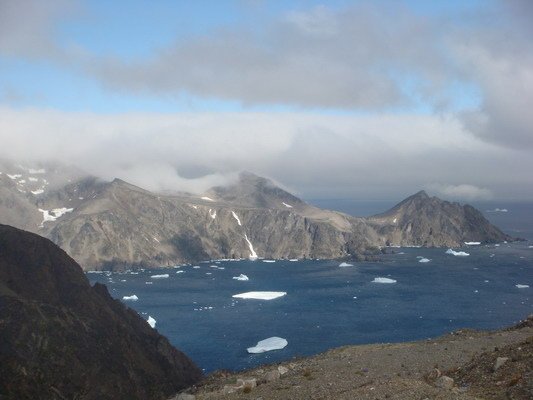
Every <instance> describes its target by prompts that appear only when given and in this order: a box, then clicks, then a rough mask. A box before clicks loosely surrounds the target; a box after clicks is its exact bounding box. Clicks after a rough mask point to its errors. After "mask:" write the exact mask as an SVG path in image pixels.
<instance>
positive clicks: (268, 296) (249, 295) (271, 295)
mask: <svg viewBox="0 0 533 400" xmlns="http://www.w3.org/2000/svg"><path fill="white" fill-rule="evenodd" d="M286 294H287V292H246V293H239V294H234V295H233V296H231V297H234V298H236V299H256V300H273V299H277V298H278V297H282V296H285V295H286Z"/></svg>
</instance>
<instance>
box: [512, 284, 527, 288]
mask: <svg viewBox="0 0 533 400" xmlns="http://www.w3.org/2000/svg"><path fill="white" fill-rule="evenodd" d="M515 286H516V287H517V288H518V289H527V288H528V287H529V285H522V284H520V283H519V284H517V285H515Z"/></svg>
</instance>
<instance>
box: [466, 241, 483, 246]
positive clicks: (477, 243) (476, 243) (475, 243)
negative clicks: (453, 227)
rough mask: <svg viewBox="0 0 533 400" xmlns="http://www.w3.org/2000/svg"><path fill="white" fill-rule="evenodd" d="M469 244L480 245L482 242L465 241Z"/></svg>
mask: <svg viewBox="0 0 533 400" xmlns="http://www.w3.org/2000/svg"><path fill="white" fill-rule="evenodd" d="M465 244H466V245H467V246H479V245H480V244H481V242H465Z"/></svg>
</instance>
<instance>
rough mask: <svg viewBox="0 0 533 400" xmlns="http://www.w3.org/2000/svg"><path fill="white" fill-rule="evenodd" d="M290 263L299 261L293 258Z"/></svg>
mask: <svg viewBox="0 0 533 400" xmlns="http://www.w3.org/2000/svg"><path fill="white" fill-rule="evenodd" d="M289 261H290V262H297V261H298V259H297V258H291V259H290V260H289Z"/></svg>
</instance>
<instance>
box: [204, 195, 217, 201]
mask: <svg viewBox="0 0 533 400" xmlns="http://www.w3.org/2000/svg"><path fill="white" fill-rule="evenodd" d="M201 199H202V200H207V201H215V200H213V199H212V198H211V197H207V196H203V197H201Z"/></svg>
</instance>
